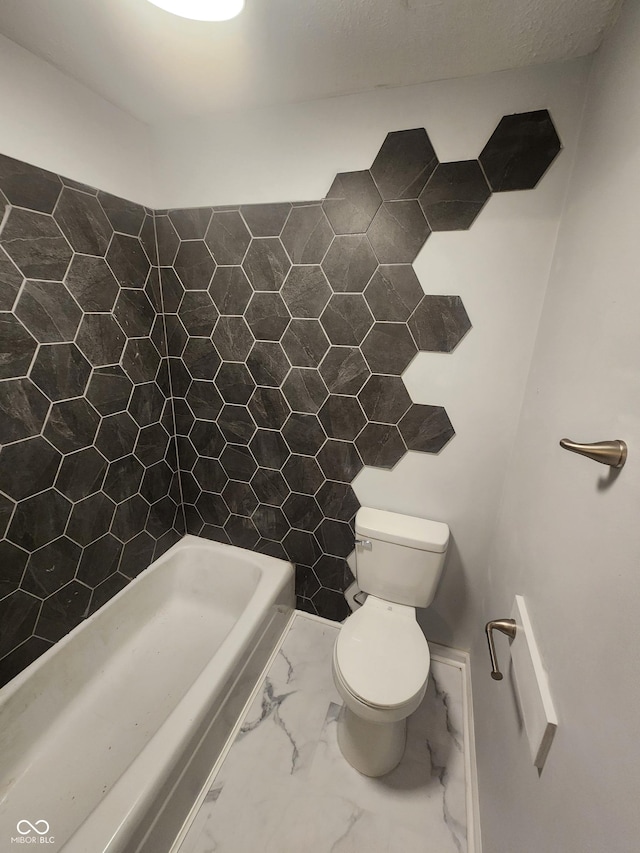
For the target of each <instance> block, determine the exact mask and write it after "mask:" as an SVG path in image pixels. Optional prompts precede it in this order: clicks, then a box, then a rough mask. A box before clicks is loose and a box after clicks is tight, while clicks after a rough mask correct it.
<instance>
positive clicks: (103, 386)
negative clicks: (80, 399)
mask: <svg viewBox="0 0 640 853" xmlns="http://www.w3.org/2000/svg"><path fill="white" fill-rule="evenodd" d="M132 388H133V384H132V382H131V380H130V379H129V377H128V376H127V375H126V373H125V372H124V370H123V369H122V368H121V367H120V365H119V364H114V365H111V366H109V367H101V368H98V369H97V370H94V371H93V373H92V375H91V379H90V380H89V384H88V385H87V390H86V396H87V399H88V400H89V402H90V403H91V404H92V405H93V406H94V408H95V409H97V411H98V412H100V414H101V415H113V414H115V413H116V412H122V411H124V410H125V409H126V408H127V404H128V402H129V398H130V397H131V389H132Z"/></svg>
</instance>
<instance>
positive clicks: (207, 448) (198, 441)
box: [189, 421, 225, 459]
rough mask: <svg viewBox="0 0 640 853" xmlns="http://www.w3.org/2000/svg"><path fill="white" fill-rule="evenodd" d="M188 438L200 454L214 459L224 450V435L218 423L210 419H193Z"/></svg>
mask: <svg viewBox="0 0 640 853" xmlns="http://www.w3.org/2000/svg"><path fill="white" fill-rule="evenodd" d="M189 438H190V439H191V443H192V444H193V446H194V447H195V449H196V451H197V452H198V454H199V455H200V456H209V457H210V458H212V459H216V458H217V457H218V456H220V454H221V453H222V451H223V450H224V445H225V440H224V436H223V435H222V433H221V432H220V428H219V427H218V425H217V424H215V423H211V422H210V421H195V423H194V424H193V428H192V430H191V432H190V433H189Z"/></svg>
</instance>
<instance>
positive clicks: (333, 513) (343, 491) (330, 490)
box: [316, 480, 360, 521]
mask: <svg viewBox="0 0 640 853" xmlns="http://www.w3.org/2000/svg"><path fill="white" fill-rule="evenodd" d="M316 499H317V501H318V505H319V506H320V509H321V510H322V512H323V514H324V516H325V517H326V518H334V519H336V521H351V519H352V518H353V517H354V516H355V514H356V512H357V511H358V509H359V508H360V501H359V500H358V498H357V497H356V493H355V492H354V491H353V488H352V487H351V486H350V485H349V484H348V483H335V482H333V481H332V480H326V481H325V482H324V483H323V485H322V487H321V489H320V490H319V492H318V494H317V496H316Z"/></svg>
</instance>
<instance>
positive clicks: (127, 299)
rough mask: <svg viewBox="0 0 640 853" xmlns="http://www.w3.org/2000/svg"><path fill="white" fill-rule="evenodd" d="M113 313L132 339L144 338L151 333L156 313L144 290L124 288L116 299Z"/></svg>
mask: <svg viewBox="0 0 640 853" xmlns="http://www.w3.org/2000/svg"><path fill="white" fill-rule="evenodd" d="M113 313H114V316H115V318H116V320H117V321H118V323H119V324H120V326H121V327H122V329H123V330H124V332H125V333H126V334H127V335H128V336H129V337H131V338H143V337H146V336H147V335H148V334H149V333H150V332H151V327H152V326H153V321H154V319H155V315H156V312H155V311H154V308H153V305H152V304H151V302H149V299H148V297H147V295H146V293H144V292H143V291H142V290H132V289H131V288H128V289H125V288H122V290H121V291H120V293H119V294H118V298H117V299H116V304H115V305H114V308H113Z"/></svg>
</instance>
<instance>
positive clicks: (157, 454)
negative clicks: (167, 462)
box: [133, 424, 170, 468]
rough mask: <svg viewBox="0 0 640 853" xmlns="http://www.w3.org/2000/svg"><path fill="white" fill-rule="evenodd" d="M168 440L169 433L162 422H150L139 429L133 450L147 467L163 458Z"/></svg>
mask: <svg viewBox="0 0 640 853" xmlns="http://www.w3.org/2000/svg"><path fill="white" fill-rule="evenodd" d="M169 441H170V438H169V434H168V433H167V432H166V430H165V429H164V427H163V426H162V424H151V426H147V427H143V428H142V429H141V430H140V433H139V435H138V440H137V441H136V445H135V447H134V450H133V452H134V453H135V455H136V456H137V457H138V459H139V460H140V461H141V462H142V464H143V465H144V466H145V468H148V467H149V466H150V465H155V464H156V462H160V461H161V460H162V459H164V456H165V454H166V452H167V448H168V446H169Z"/></svg>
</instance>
